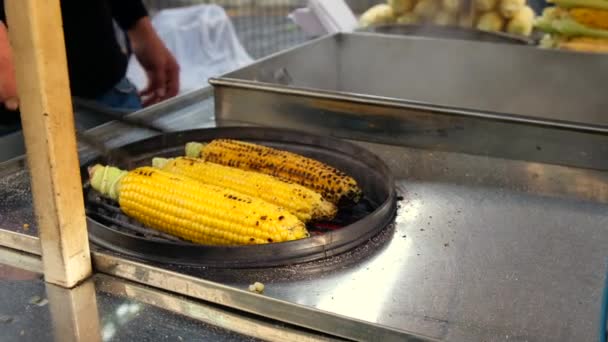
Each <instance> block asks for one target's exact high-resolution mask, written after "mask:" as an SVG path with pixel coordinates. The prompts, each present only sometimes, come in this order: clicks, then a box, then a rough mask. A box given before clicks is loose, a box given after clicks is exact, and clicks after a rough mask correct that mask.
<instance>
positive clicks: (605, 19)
mask: <svg viewBox="0 0 608 342" xmlns="http://www.w3.org/2000/svg"><path fill="white" fill-rule="evenodd" d="M569 12H570V16H571V17H572V19H574V20H575V21H577V22H578V23H580V24H583V25H585V26H589V27H592V28H598V29H602V30H608V10H601V9H595V8H573V9H571V10H570V11H569Z"/></svg>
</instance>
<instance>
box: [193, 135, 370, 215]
mask: <svg viewBox="0 0 608 342" xmlns="http://www.w3.org/2000/svg"><path fill="white" fill-rule="evenodd" d="M186 156H188V157H194V158H201V159H203V160H206V161H209V162H213V163H217V164H222V165H227V166H232V167H236V168H239V169H243V170H249V171H256V172H260V173H264V174H267V175H271V176H274V177H277V178H279V179H281V180H284V181H287V182H293V183H296V184H300V185H303V186H305V187H307V188H309V189H312V190H314V191H316V192H318V193H320V194H321V196H323V197H324V198H325V199H327V200H329V201H330V202H332V203H334V204H339V203H340V202H341V201H343V200H349V201H354V202H357V201H359V199H360V198H361V194H362V191H361V189H360V188H359V185H358V184H357V181H355V179H354V178H352V177H350V176H348V175H346V174H345V173H344V172H342V171H340V170H338V169H336V168H334V167H331V166H329V165H327V164H324V163H322V162H320V161H318V160H314V159H311V158H307V157H304V156H301V155H298V154H295V153H292V152H288V151H283V150H279V149H275V148H271V147H267V146H262V145H258V144H253V143H248V142H243V141H237V140H232V139H216V140H213V141H211V142H210V143H208V144H201V143H196V142H192V143H188V144H186Z"/></svg>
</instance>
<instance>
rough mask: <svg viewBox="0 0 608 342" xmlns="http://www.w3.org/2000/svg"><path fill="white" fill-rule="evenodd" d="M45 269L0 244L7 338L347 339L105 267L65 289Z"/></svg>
mask: <svg viewBox="0 0 608 342" xmlns="http://www.w3.org/2000/svg"><path fill="white" fill-rule="evenodd" d="M24 266H25V267H24ZM41 271H42V263H41V260H40V257H36V256H25V255H23V254H21V253H18V252H15V251H11V250H9V249H5V248H0V280H1V281H0V324H1V325H2V333H3V335H2V340H3V341H24V340H27V341H57V342H59V341H61V342H64V341H87V342H89V341H91V342H93V341H102V340H103V341H158V340H162V341H165V340H171V341H174V340H175V341H200V340H213V341H261V340H264V341H276V342H286V341H298V342H300V341H302V342H306V341H341V340H340V339H336V338H332V337H328V336H325V335H321V334H317V333H314V332H310V331H305V330H301V329H296V328H293V327H289V326H286V325H283V324H281V323H278V322H272V321H267V320H264V319H260V318H259V317H250V316H243V315H242V314H241V313H238V312H234V311H230V310H226V309H224V308H221V307H217V306H213V305H210V304H207V303H203V302H200V301H194V300H190V299H186V298H185V297H183V296H176V295H173V294H170V293H168V292H165V291H160V290H157V289H154V288H150V287H144V286H141V285H137V284H134V283H131V282H127V281H124V280H121V279H118V278H115V277H109V276H105V275H102V274H96V275H95V276H93V277H92V278H90V279H87V280H86V281H85V282H84V283H82V284H81V285H79V286H77V287H75V288H74V289H64V288H61V287H57V286H54V285H52V284H45V283H44V281H43V280H42V275H41Z"/></svg>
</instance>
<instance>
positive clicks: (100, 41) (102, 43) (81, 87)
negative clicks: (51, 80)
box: [0, 0, 148, 98]
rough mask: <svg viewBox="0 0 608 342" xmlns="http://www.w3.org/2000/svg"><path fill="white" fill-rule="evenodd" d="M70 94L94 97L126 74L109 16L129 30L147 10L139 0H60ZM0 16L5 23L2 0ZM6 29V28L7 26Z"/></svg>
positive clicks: (126, 62)
mask: <svg viewBox="0 0 608 342" xmlns="http://www.w3.org/2000/svg"><path fill="white" fill-rule="evenodd" d="M60 2H61V13H62V17H63V31H64V36H65V44H66V52H67V59H68V70H69V76H70V86H71V90H72V95H75V96H79V97H85V98H95V97H97V96H100V95H101V94H103V93H105V92H106V91H108V90H110V89H111V88H112V87H113V86H114V85H115V84H116V83H118V81H120V79H121V78H123V77H124V76H125V74H126V70H127V64H128V59H127V56H126V55H125V54H124V53H123V51H122V50H121V48H120V45H119V44H118V41H117V39H116V35H115V32H114V27H113V21H112V20H113V19H115V20H116V22H117V23H118V25H119V26H120V27H121V28H122V29H123V30H129V29H130V28H132V27H133V25H135V23H136V22H137V21H138V20H139V19H141V18H142V17H144V16H146V15H147V14H148V13H147V11H146V8H145V7H144V5H143V3H142V1H141V0H60ZM0 20H2V21H3V22H5V23H6V20H5V12H4V0H0ZM9 30H10V28H9Z"/></svg>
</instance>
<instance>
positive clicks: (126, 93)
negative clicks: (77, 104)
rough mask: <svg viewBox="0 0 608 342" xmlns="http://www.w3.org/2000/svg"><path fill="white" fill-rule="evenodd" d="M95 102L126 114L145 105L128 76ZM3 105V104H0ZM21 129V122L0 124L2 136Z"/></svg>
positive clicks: (101, 106)
mask: <svg viewBox="0 0 608 342" xmlns="http://www.w3.org/2000/svg"><path fill="white" fill-rule="evenodd" d="M93 102H95V103H96V104H97V105H99V106H100V109H102V110H103V109H104V108H107V109H108V110H112V111H115V112H116V111H118V112H122V113H124V114H127V113H131V112H134V111H137V110H139V109H141V108H142V107H143V105H142V103H141V99H140V97H139V94H138V93H137V88H136V87H135V85H133V83H131V81H129V80H128V79H127V78H126V77H125V78H123V79H122V80H120V81H119V82H118V83H117V84H116V85H114V87H112V89H110V90H108V91H107V92H106V93H105V94H102V95H101V96H98V97H97V98H96V99H95V100H94V101H93ZM0 106H2V104H0ZM20 130H21V122H17V123H14V124H10V125H0V136H3V135H6V134H11V133H14V132H18V131H20Z"/></svg>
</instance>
